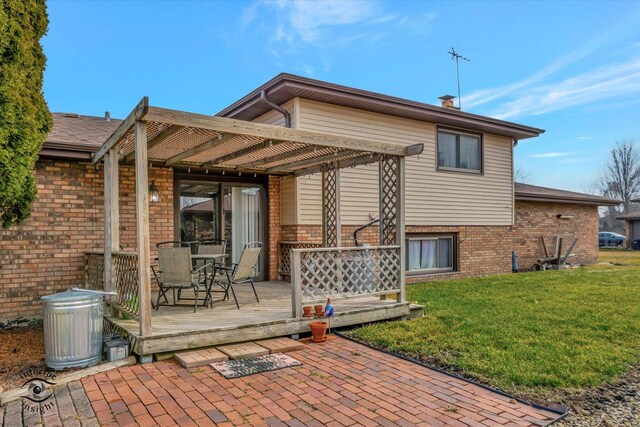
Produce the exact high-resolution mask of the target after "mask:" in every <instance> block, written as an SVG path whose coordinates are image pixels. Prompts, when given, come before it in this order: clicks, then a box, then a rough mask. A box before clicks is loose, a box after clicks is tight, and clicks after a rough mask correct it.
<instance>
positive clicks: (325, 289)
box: [299, 246, 401, 301]
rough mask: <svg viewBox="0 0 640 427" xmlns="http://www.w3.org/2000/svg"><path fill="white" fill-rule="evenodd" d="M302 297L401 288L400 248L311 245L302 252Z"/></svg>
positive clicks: (323, 297)
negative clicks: (339, 247)
mask: <svg viewBox="0 0 640 427" xmlns="http://www.w3.org/2000/svg"><path fill="white" fill-rule="evenodd" d="M300 255H301V256H300V263H301V266H300V278H299V279H300V286H301V288H302V301H317V300H323V299H325V298H327V297H351V296H357V295H373V294H381V293H391V292H394V291H398V292H400V269H401V266H400V248H399V247H398V246H391V247H386V248H365V249H363V248H357V249H356V248H354V249H351V248H348V249H337V250H331V251H327V250H324V249H322V250H316V251H314V250H313V249H309V250H308V251H302V252H301V254H300Z"/></svg>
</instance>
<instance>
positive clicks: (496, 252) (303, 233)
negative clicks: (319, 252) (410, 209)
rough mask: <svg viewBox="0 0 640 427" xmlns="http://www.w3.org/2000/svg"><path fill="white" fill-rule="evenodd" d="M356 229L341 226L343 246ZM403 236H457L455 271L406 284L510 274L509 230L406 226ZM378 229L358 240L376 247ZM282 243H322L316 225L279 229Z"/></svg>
mask: <svg viewBox="0 0 640 427" xmlns="http://www.w3.org/2000/svg"><path fill="white" fill-rule="evenodd" d="M356 228H357V227H356V226H346V225H345V226H342V245H343V246H354V245H355V241H354V239H353V232H354V230H355V229H356ZM406 233H407V234H409V233H424V234H429V233H453V234H456V236H457V242H456V244H457V248H458V251H457V253H458V259H457V266H458V269H457V270H458V271H455V272H451V273H444V274H430V275H421V276H411V275H407V282H408V283H414V282H424V281H428V280H437V279H451V278H461V277H472V276H483V275H489V274H499V273H509V272H511V227H485V226H481V227H469V226H465V227H425V226H407V228H406ZM379 236H380V228H379V226H378V225H377V224H374V225H373V226H371V227H369V228H366V229H365V230H363V231H361V232H360V233H358V239H359V240H360V241H361V242H363V243H369V244H371V245H377V244H379V240H380V237H379ZM282 240H287V241H298V242H322V227H321V226H319V225H286V226H283V227H282Z"/></svg>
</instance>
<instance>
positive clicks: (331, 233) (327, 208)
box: [322, 169, 340, 248]
mask: <svg viewBox="0 0 640 427" xmlns="http://www.w3.org/2000/svg"><path fill="white" fill-rule="evenodd" d="M339 179H340V178H339V172H338V171H337V170H335V169H330V170H327V171H325V172H323V173H322V186H323V188H322V198H323V201H322V204H323V207H322V209H323V212H322V215H323V219H324V220H323V225H324V227H323V231H322V232H323V236H324V239H323V240H324V245H325V246H327V247H330V248H332V247H336V246H338V245H339V242H340V219H339V215H340V207H339V205H338V200H339V199H338V198H339V197H340V194H339V188H338V186H339V181H338V180H339Z"/></svg>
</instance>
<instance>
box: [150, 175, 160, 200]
mask: <svg viewBox="0 0 640 427" xmlns="http://www.w3.org/2000/svg"><path fill="white" fill-rule="evenodd" d="M149 203H160V192H159V191H158V187H156V180H155V179H154V180H153V181H151V185H150V186H149Z"/></svg>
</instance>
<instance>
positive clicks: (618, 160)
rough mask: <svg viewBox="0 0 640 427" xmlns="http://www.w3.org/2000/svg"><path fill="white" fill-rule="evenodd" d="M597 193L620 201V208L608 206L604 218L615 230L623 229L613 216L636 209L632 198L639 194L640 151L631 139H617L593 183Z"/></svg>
mask: <svg viewBox="0 0 640 427" xmlns="http://www.w3.org/2000/svg"><path fill="white" fill-rule="evenodd" d="M594 188H595V190H596V192H597V193H599V194H601V195H603V196H605V197H609V198H612V199H618V200H621V201H622V208H621V209H620V208H618V207H614V206H611V207H608V208H607V209H606V212H605V214H604V219H605V220H607V222H608V223H609V224H613V225H614V228H615V229H616V230H617V231H624V225H623V224H622V222H621V221H616V220H615V217H616V216H618V215H620V214H624V213H628V212H633V211H634V210H637V209H636V206H635V204H634V203H632V202H631V200H633V199H637V198H638V197H639V196H640V153H639V152H638V149H637V148H636V146H635V145H634V144H633V143H632V142H631V141H618V142H616V145H615V146H614V147H613V148H612V149H611V157H610V158H609V160H608V162H607V164H606V165H605V167H604V169H603V170H602V172H601V173H600V175H599V176H598V178H597V180H596V181H595V183H594Z"/></svg>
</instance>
